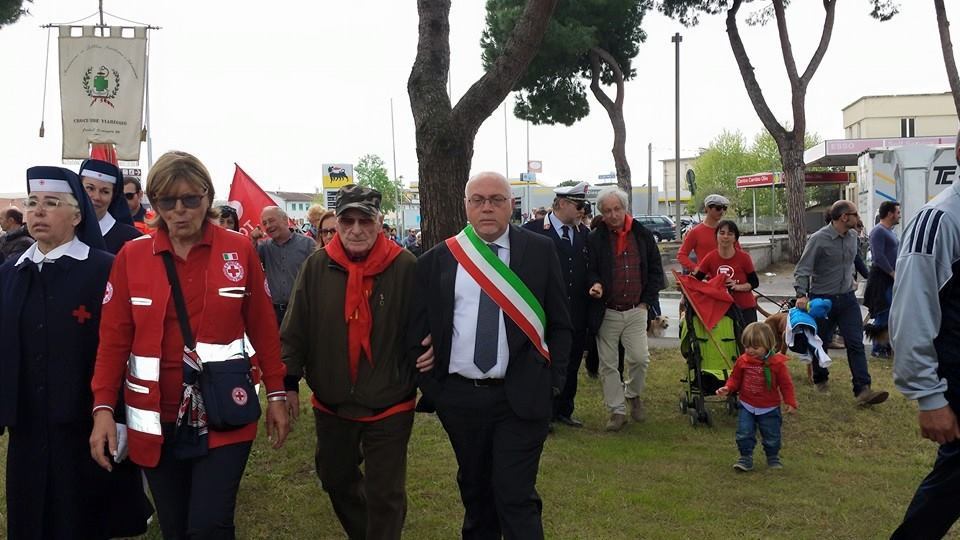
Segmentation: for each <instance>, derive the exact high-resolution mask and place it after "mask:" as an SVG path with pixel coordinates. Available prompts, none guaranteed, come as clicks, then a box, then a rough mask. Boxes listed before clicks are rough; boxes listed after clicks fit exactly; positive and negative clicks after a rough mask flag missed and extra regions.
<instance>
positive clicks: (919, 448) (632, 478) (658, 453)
mask: <svg viewBox="0 0 960 540" xmlns="http://www.w3.org/2000/svg"><path fill="white" fill-rule="evenodd" d="M790 364H791V370H792V372H793V375H794V381H795V384H796V386H797V399H798V401H799V403H800V409H799V411H797V413H796V414H795V415H793V416H788V417H786V418H785V421H784V426H783V441H784V448H783V451H782V457H783V460H784V464H785V465H786V468H785V469H784V470H782V471H767V470H766V469H765V467H764V461H763V458H762V455H763V451H762V449H761V448H760V447H759V445H758V448H757V453H756V455H757V457H758V458H759V459H757V465H758V466H757V468H756V469H755V470H754V472H752V473H747V474H743V473H740V474H738V473H736V472H735V471H734V470H733V469H732V467H731V466H732V464H733V462H734V461H735V459H736V457H737V450H736V444H735V443H734V438H733V433H734V429H735V424H736V418H735V417H731V416H726V415H725V414H724V412H723V409H722V407H721V406H719V405H718V406H716V407H714V408H713V410H714V412H715V414H714V417H715V419H716V421H715V426H714V427H713V428H707V427H698V428H692V427H690V424H689V422H688V421H687V419H686V417H684V416H681V415H680V414H679V410H678V406H677V397H678V395H679V392H680V391H681V390H682V388H683V385H682V384H681V383H680V382H679V380H680V378H681V377H682V376H683V374H684V372H685V367H684V364H683V363H682V361H681V359H680V357H679V354H678V353H677V352H676V351H655V352H654V353H653V358H652V361H651V364H650V371H649V374H648V381H647V382H648V385H647V386H648V390H647V391H648V394H647V397H646V403H647V407H648V416H649V419H648V420H647V421H646V422H645V423H643V424H629V425H628V426H627V427H626V428H625V429H624V430H623V431H622V432H620V433H617V434H607V433H604V432H603V431H602V427H603V423H604V421H605V420H606V412H605V411H604V408H603V404H602V401H601V396H600V386H599V383H598V382H597V381H595V380H593V379H589V378H586V377H583V378H581V381H580V390H579V395H578V403H577V413H576V415H577V416H578V417H579V418H581V419H582V420H583V421H584V422H585V423H586V427H584V428H582V429H571V428H566V427H563V426H560V427H558V428H557V431H556V433H555V434H553V435H551V436H550V438H549V439H548V440H547V444H546V448H545V449H544V453H543V459H542V461H541V469H540V477H539V483H538V489H539V492H540V495H541V497H542V498H543V503H544V506H543V518H544V524H545V527H546V531H547V536H548V537H549V538H561V539H567V538H576V539H580V538H584V539H586V538H590V539H608V538H609V539H614V538H657V539H659V538H677V539H689V538H703V537H707V538H738V539H739V538H744V539H749V538H758V539H759V538H763V539H768V538H810V539H818V540H826V539H841V538H849V539H858V540H859V539H873V538H886V537H888V536H889V534H890V532H891V531H892V530H893V529H894V528H895V527H896V525H897V524H898V523H899V521H900V518H901V517H902V515H903V511H904V509H905V508H906V505H907V503H908V502H909V500H910V498H911V496H912V495H913V491H914V489H915V488H916V485H917V483H918V482H919V481H920V479H921V478H922V477H923V476H924V475H925V474H926V473H927V472H928V470H929V467H930V466H931V464H932V463H933V459H934V456H935V452H936V447H935V445H934V444H932V443H930V442H926V441H923V440H921V439H920V438H919V437H918V436H917V428H916V425H915V423H916V413H915V410H916V408H915V405H914V404H913V403H909V402H907V401H906V400H904V399H903V397H902V396H901V395H899V394H898V393H896V392H892V395H891V398H890V400H889V401H888V402H887V403H884V404H883V405H880V406H877V407H875V408H872V409H862V408H858V407H856V406H855V405H854V401H853V397H852V395H851V391H850V386H849V378H850V374H849V370H848V369H847V368H846V365H845V362H844V361H842V360H841V361H839V362H837V363H835V369H834V370H833V371H834V373H833V375H834V379H833V380H832V381H831V384H832V385H833V386H832V388H831V391H830V393H829V394H825V395H824V394H816V393H815V392H814V391H813V387H812V386H810V385H808V384H806V383H805V382H804V376H803V375H802V374H803V373H804V371H803V366H802V365H801V364H799V363H798V362H795V361H791V362H790ZM890 368H891V364H890V362H889V361H871V364H870V370H871V374H872V375H873V378H874V381H875V384H874V387H875V388H882V389H887V390H892V382H891V371H890ZM305 402H306V400H301V403H302V404H305ZM306 413H309V411H306ZM261 434H262V432H261ZM265 442H266V441H265V438H263V437H261V438H260V439H258V441H257V444H256V445H255V446H254V450H253V455H252V456H251V459H250V463H249V465H248V466H247V470H246V478H245V479H244V482H243V484H242V486H241V488H240V497H239V501H238V503H237V530H238V535H239V537H240V538H257V539H259V538H284V539H285V538H291V539H301V538H303V539H307V538H311V539H313V538H343V536H344V535H343V533H342V531H341V529H340V526H339V523H338V522H337V520H336V517H335V516H334V514H333V511H332V510H331V508H330V503H329V500H328V499H327V497H326V495H325V494H324V493H323V491H322V490H321V489H320V487H319V485H318V482H317V479H316V476H315V475H314V473H313V445H314V432H313V422H312V418H311V417H310V416H309V415H307V416H302V417H301V420H300V423H299V424H298V425H297V426H296V428H295V430H294V432H293V433H292V434H291V436H290V439H289V440H288V443H287V446H286V447H285V448H283V449H282V450H279V451H274V450H272V449H270V448H269V447H268V446H267V445H266V444H265ZM0 454H2V456H0V457H3V458H4V460H3V461H4V463H5V455H6V438H3V439H2V442H0ZM409 457H410V463H409V470H408V475H407V488H408V494H409V512H408V515H407V522H406V529H405V536H406V537H408V538H415V539H432V538H437V539H450V538H456V537H459V528H460V521H461V519H462V515H463V514H462V507H461V505H460V500H459V495H458V492H457V486H456V479H455V475H456V462H455V459H454V456H453V452H452V451H451V449H450V445H449V442H448V441H447V437H446V434H445V433H444V431H443V429H442V427H441V426H440V423H439V422H438V421H437V420H436V418H435V417H434V416H427V415H418V416H417V421H416V424H415V426H414V433H413V437H412V438H411V440H410V447H409ZM0 482H2V478H0ZM2 493H3V490H2V489H0V497H2ZM2 512H5V503H4V505H0V530H2V531H5V529H6V521H5V515H4V514H3V513H2ZM0 536H3V533H0ZM148 537H149V538H160V535H159V531H158V529H157V528H156V526H155V525H154V528H153V529H152V530H151V534H150V535H148Z"/></svg>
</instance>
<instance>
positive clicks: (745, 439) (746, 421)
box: [737, 406, 783, 457]
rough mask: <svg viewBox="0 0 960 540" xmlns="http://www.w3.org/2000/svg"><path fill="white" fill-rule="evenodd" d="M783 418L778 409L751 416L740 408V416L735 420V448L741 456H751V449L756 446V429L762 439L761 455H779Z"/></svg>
mask: <svg viewBox="0 0 960 540" xmlns="http://www.w3.org/2000/svg"><path fill="white" fill-rule="evenodd" d="M781 424H783V416H782V415H781V414H780V408H779V407H777V408H776V409H774V410H772V411H770V412H768V413H766V414H759V415H758V414H753V413H752V412H750V411H748V410H747V409H745V408H743V407H742V406H741V407H740V416H739V417H738V418H737V448H738V449H739V450H740V455H741V456H747V457H750V456H753V448H754V447H755V446H757V429H758V428H759V429H760V435H761V436H762V437H763V453H764V454H766V455H767V457H770V456H775V455H777V454H779V453H780V426H781Z"/></svg>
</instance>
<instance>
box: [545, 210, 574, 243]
mask: <svg viewBox="0 0 960 540" xmlns="http://www.w3.org/2000/svg"><path fill="white" fill-rule="evenodd" d="M547 216H548V217H549V218H550V225H551V226H553V231H554V232H555V233H557V236H558V237H560V239H561V240H564V238H563V226H564V225H566V226H567V234H568V235H569V236H570V239H569V240H568V242H570V245H573V227H571V226H570V225H567V224H566V223H564V222H562V221H560V219H559V218H557V216H556V214H554V213H553V212H550V213H549V214H547Z"/></svg>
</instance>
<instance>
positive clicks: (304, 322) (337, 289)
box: [280, 186, 432, 539]
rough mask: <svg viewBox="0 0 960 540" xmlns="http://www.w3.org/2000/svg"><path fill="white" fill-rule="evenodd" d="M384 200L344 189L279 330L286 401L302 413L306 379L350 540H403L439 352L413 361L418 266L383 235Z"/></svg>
mask: <svg viewBox="0 0 960 540" xmlns="http://www.w3.org/2000/svg"><path fill="white" fill-rule="evenodd" d="M380 199H381V196H380V193H379V192H378V191H376V190H374V189H370V188H366V187H360V186H346V187H344V188H341V189H340V191H339V193H337V206H336V212H337V234H336V235H335V236H334V237H333V239H332V240H331V241H330V242H329V243H327V245H326V246H325V247H324V249H320V250H317V251H315V252H313V254H311V255H310V256H309V257H308V258H307V260H306V262H305V263H304V264H303V269H302V270H301V271H300V275H299V276H298V277H297V281H296V283H295V284H294V286H293V291H292V293H291V295H290V305H289V307H288V309H287V316H286V318H285V319H284V321H283V326H282V327H281V329H280V334H281V338H282V342H283V360H284V362H285V363H286V364H287V381H286V384H287V402H288V405H289V406H290V409H291V413H292V415H293V417H294V418H296V417H297V415H298V414H299V405H298V402H299V397H298V392H299V387H300V385H299V381H300V378H301V377H303V376H305V377H306V379H307V385H308V386H309V387H310V389H311V390H312V391H313V396H312V397H311V402H312V404H313V413H314V420H315V423H316V429H317V451H316V470H317V475H318V476H319V477H320V482H321V484H322V486H323V490H324V491H326V492H327V495H329V497H330V502H331V503H332V504H333V510H334V512H336V514H337V517H338V518H339V519H340V524H341V525H342V526H343V529H344V531H345V532H346V533H347V536H349V537H350V538H351V539H358V538H385V539H389V538H400V533H401V531H402V529H403V522H404V517H405V516H406V511H407V497H406V484H405V482H406V472H407V441H409V440H410V431H411V429H412V428H413V410H414V406H415V398H416V385H415V380H416V377H415V376H416V373H417V369H420V370H428V369H430V367H431V365H432V350H427V351H426V352H425V353H424V354H423V355H422V356H420V357H419V358H418V359H416V360H415V361H413V362H409V363H408V362H406V361H405V353H406V345H405V344H406V332H407V321H408V314H409V310H410V304H411V302H412V300H413V294H414V287H413V285H414V278H415V274H414V271H415V269H416V264H417V263H416V257H414V256H413V254H412V253H410V252H409V251H407V250H405V249H403V248H401V247H400V246H398V245H397V244H396V243H394V242H392V241H390V239H388V238H387V237H386V236H385V235H383V234H382V233H381V232H380V231H381V226H382V225H383V214H382V213H381V211H380ZM361 449H362V454H361ZM361 456H362V457H363V463H364V467H363V473H361V472H360V462H361ZM364 474H365V475H366V476H364Z"/></svg>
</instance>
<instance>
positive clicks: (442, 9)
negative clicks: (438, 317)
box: [407, 0, 557, 248]
mask: <svg viewBox="0 0 960 540" xmlns="http://www.w3.org/2000/svg"><path fill="white" fill-rule="evenodd" d="M556 5H557V0H528V2H527V3H526V6H525V7H524V10H523V14H522V15H521V16H520V19H519V20H518V21H517V24H516V26H515V27H514V29H513V32H512V33H511V34H510V39H509V40H508V41H507V45H506V47H505V48H504V51H503V52H502V54H501V55H500V56H499V57H498V58H497V59H496V61H495V62H494V63H493V65H491V66H490V67H489V68H488V69H487V71H486V73H484V75H483V76H482V77H480V79H479V80H477V81H476V82H475V83H473V85H472V86H470V88H469V89H468V90H467V91H466V93H464V95H463V97H462V98H460V101H459V102H458V103H457V104H456V106H451V103H450V96H448V95H447V77H448V76H449V68H450V22H449V16H450V0H417V12H418V13H419V15H420V25H419V35H420V38H419V41H418V43H417V57H416V60H414V63H413V68H412V69H411V71H410V78H409V79H408V80H407V93H408V94H409V95H410V106H411V109H412V111H413V121H414V124H415V125H416V128H417V131H416V135H417V160H418V163H419V167H418V168H419V172H420V179H419V189H420V212H421V224H420V225H421V230H422V232H423V246H424V248H429V247H431V246H433V245H434V244H436V243H438V242H442V241H443V240H445V239H446V238H449V237H450V236H453V235H455V234H456V233H457V232H459V231H460V229H462V228H463V226H464V225H466V223H467V218H466V211H465V209H464V206H463V188H464V186H465V185H466V183H467V179H468V178H469V176H470V163H471V161H472V160H473V141H474V138H475V137H476V135H477V130H478V129H480V124H482V123H483V121H484V120H486V119H487V118H488V117H489V116H490V115H491V114H492V113H493V111H495V110H496V109H497V107H499V106H500V103H502V102H503V100H504V98H506V97H507V95H508V94H509V93H510V90H511V89H512V88H513V86H514V84H515V83H516V82H517V79H519V78H520V76H521V75H522V74H523V73H524V72H525V71H526V69H527V66H529V65H530V62H531V61H532V60H533V57H534V56H536V54H537V51H538V50H539V49H540V42H541V41H542V40H543V35H544V33H545V32H546V31H547V25H548V24H549V23H550V16H551V15H552V14H553V10H554V8H555V7H556Z"/></svg>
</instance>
